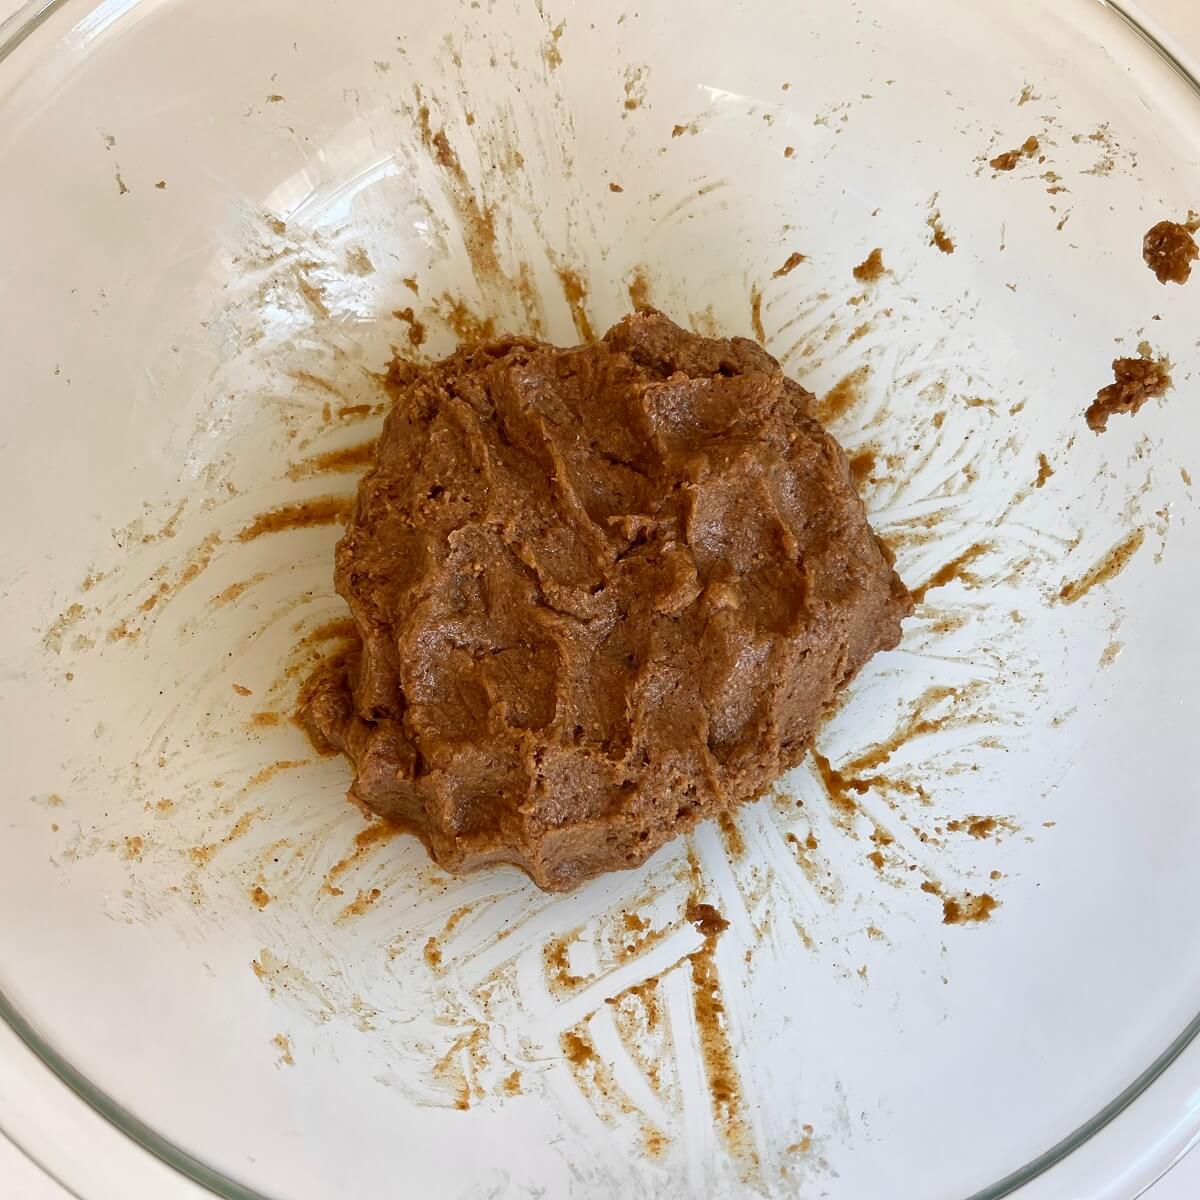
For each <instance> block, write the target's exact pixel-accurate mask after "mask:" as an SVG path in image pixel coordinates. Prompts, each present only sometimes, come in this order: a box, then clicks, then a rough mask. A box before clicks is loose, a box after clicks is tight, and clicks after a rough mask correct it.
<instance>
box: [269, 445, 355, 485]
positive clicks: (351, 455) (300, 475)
mask: <svg viewBox="0 0 1200 1200" xmlns="http://www.w3.org/2000/svg"><path fill="white" fill-rule="evenodd" d="M374 461H375V442H374V440H372V441H369V442H360V443H358V444H357V445H354V446H343V447H342V448H341V449H340V450H327V451H326V452H325V453H324V454H316V455H313V457H311V458H306V459H304V460H303V461H302V462H298V463H293V464H292V465H291V466H290V467H288V471H287V477H288V478H289V479H292V480H296V479H307V478H308V477H309V476H312V475H327V474H337V473H350V472H359V471H363V470H365V469H366V468H367V467H368V466H370V465H371V463H372V462H374Z"/></svg>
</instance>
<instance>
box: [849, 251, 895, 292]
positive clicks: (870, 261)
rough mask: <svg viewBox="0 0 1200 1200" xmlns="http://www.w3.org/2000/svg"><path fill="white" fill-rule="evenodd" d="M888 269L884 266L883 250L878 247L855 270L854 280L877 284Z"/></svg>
mask: <svg viewBox="0 0 1200 1200" xmlns="http://www.w3.org/2000/svg"><path fill="white" fill-rule="evenodd" d="M886 269H887V268H885V267H884V265H883V250H882V249H881V248H880V247H879V246H876V247H875V249H874V250H872V251H871V253H870V254H868V255H867V257H866V258H864V259H863V261H862V262H860V263H859V264H858V266H857V267H855V268H854V278H855V279H857V280H858V281H859V283H875V282H876V280H878V279H880V278H882V276H883V275H884V273H885V271H886Z"/></svg>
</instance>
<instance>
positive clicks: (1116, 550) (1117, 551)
mask: <svg viewBox="0 0 1200 1200" xmlns="http://www.w3.org/2000/svg"><path fill="white" fill-rule="evenodd" d="M1145 540H1146V532H1145V530H1144V529H1135V530H1134V531H1133V532H1132V533H1131V534H1129V535H1128V536H1127V537H1124V538H1122V539H1121V540H1120V541H1119V542H1118V543H1117V544H1116V545H1115V546H1114V547H1113V548H1112V549H1111V550H1109V551H1108V553H1107V554H1105V555H1104V556H1103V557H1102V558H1100V559H1099V560H1098V561H1097V562H1095V563H1093V565H1092V566H1091V567H1090V568H1089V569H1088V570H1087V571H1085V572H1084V573H1083V575H1081V576H1080V577H1079V578H1078V579H1073V580H1068V581H1067V582H1066V583H1064V584H1063V585H1062V587H1061V588H1059V590H1058V598H1059V600H1060V601H1061V602H1062V603H1063V604H1074V603H1075V602H1076V601H1077V600H1082V599H1083V597H1084V596H1086V595H1087V594H1088V592H1090V591H1091V590H1092V588H1094V587H1097V586H1098V585H1099V584H1102V583H1108V581H1109V580H1111V579H1115V578H1116V577H1117V576H1118V575H1120V573H1121V572H1122V571H1123V570H1125V568H1126V567H1127V566H1128V565H1129V563H1130V560H1131V559H1132V558H1133V556H1134V555H1135V554H1136V553H1137V552H1138V550H1139V549H1140V548H1141V545H1142V543H1143V542H1144V541H1145Z"/></svg>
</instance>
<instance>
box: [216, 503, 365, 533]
mask: <svg viewBox="0 0 1200 1200" xmlns="http://www.w3.org/2000/svg"><path fill="white" fill-rule="evenodd" d="M353 508H354V497H353V496H322V497H320V498H319V499H316V500H302V501H300V502H299V503H297V504H284V505H281V506H280V507H279V508H272V509H268V510H267V511H266V512H264V513H260V514H259V515H258V516H257V517H255V518H254V520H253V521H251V522H250V524H249V525H246V526H244V527H243V528H242V529H241V531H240V532H239V533H238V535H237V540H238V541H239V542H252V541H254V539H255V538H260V537H263V536H264V535H265V534H269V533H283V532H284V531H286V530H291V529H313V528H315V527H317V526H320V525H340V524H343V523H344V522H345V521H346V519H347V518H348V517H349V516H350V513H351V510H352V509H353Z"/></svg>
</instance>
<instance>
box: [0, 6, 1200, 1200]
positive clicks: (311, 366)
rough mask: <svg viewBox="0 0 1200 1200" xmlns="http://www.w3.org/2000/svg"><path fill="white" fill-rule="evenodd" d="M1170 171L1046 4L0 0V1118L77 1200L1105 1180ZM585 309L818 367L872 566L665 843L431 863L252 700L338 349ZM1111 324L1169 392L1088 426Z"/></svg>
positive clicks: (1136, 44) (341, 415)
mask: <svg viewBox="0 0 1200 1200" xmlns="http://www.w3.org/2000/svg"><path fill="white" fill-rule="evenodd" d="M1030 139H1036V141H1030ZM1009 152H1012V153H1011V154H1010V153H1009ZM993 160H995V163H996V164H997V165H993ZM1198 162H1200V100H1198V97H1197V88H1196V85H1195V83H1194V81H1193V79H1192V78H1191V77H1189V75H1188V73H1187V71H1186V70H1185V68H1184V67H1182V66H1181V65H1180V63H1179V60H1178V57H1177V56H1173V55H1172V54H1171V53H1170V52H1169V51H1168V50H1167V49H1164V46H1163V44H1162V43H1161V41H1158V40H1156V39H1154V38H1153V37H1152V36H1151V35H1150V34H1149V33H1148V32H1147V31H1146V29H1145V27H1144V26H1143V25H1141V24H1139V22H1138V21H1137V19H1136V17H1135V16H1134V15H1132V14H1128V13H1126V12H1124V11H1123V10H1122V8H1120V7H1118V6H1116V5H1113V4H1101V3H1096V2H1093V0H1056V2H1053V3H1051V2H1050V0H1044V2H1043V0H1025V2H1023V3H1018V4H1010V3H1000V2H999V0H997V2H995V3H991V2H987V3H974V4H960V3H955V2H954V0H860V2H858V3H853V4H851V3H844V2H843V0H816V2H813V3H806V4H786V3H781V2H774V0H743V2H741V3H736V4H729V3H713V2H707V0H701V2H697V0H688V2H687V3H683V2H682V0H663V2H661V3H656V4H651V3H644V4H641V5H638V4H629V3H615V4H611V5H584V4H572V3H566V2H565V0H544V2H543V0H475V2H472V3H466V2H464V3H461V4H456V3H449V4H447V3H443V2H438V3H434V2H432V0H413V3H410V4H407V5H402V6H397V5H395V4H389V3H382V2H380V0H356V2H354V3H349V2H346V3H337V2H333V0H330V2H328V3H323V4H292V3H284V2H283V0H259V2H256V3H253V4H246V3H230V2H228V0H209V2H207V3H196V2H192V3H187V2H185V0H104V2H103V3H92V2H90V0H59V2H52V3H35V4H33V5H30V6H29V7H27V8H26V9H25V10H24V11H23V12H22V13H20V14H18V16H17V17H16V18H15V19H13V20H12V21H10V22H9V23H8V24H7V25H5V26H4V27H3V31H2V34H0V175H2V177H3V180H4V201H3V208H2V210H0V216H2V219H0V264H2V266H0V306H2V311H3V313H4V318H5V319H4V322H3V325H2V327H0V345H2V346H3V358H2V361H3V364H4V366H3V375H2V378H3V397H4V406H3V413H4V428H3V431H2V432H0V488H2V496H3V510H4V511H5V512H7V513H8V514H9V515H8V525H7V530H6V533H5V536H4V538H3V539H2V545H0V619H2V622H3V628H4V630H5V637H4V643H3V650H2V658H0V670H2V672H3V680H4V686H3V689H2V691H0V708H2V712H0V746H2V748H3V761H4V763H5V783H4V789H5V804H4V814H5V816H4V823H3V835H2V836H0V994H2V1000H0V1008H2V1011H3V1014H4V1016H5V1017H6V1018H7V1023H6V1024H5V1025H4V1026H3V1032H2V1035H0V1125H3V1127H4V1128H5V1129H6V1130H8V1131H9V1132H10V1133H11V1134H12V1135H13V1136H14V1137H15V1138H16V1139H17V1140H18V1141H19V1142H20V1143H21V1144H23V1145H25V1146H26V1147H27V1148H28V1149H29V1150H30V1152H31V1153H32V1154H34V1155H35V1157H37V1158H39V1159H40V1160H41V1161H43V1162H44V1163H45V1164H46V1165H47V1167H48V1168H49V1169H50V1170H51V1171H52V1172H53V1173H54V1174H56V1175H57V1176H58V1177H59V1178H60V1179H61V1180H63V1181H64V1182H66V1183H67V1184H68V1185H69V1186H70V1187H71V1188H73V1189H74V1190H75V1191H76V1192H77V1193H78V1194H79V1195H81V1196H85V1197H86V1198H87V1200H94V1198H98V1197H108V1196H112V1197H118V1196H119V1197H121V1200H128V1198H130V1197H135V1196H142V1195H145V1196H153V1197H156V1198H159V1197H168V1198H169V1197H173V1196H177V1195H189V1194H192V1193H194V1192H197V1191H198V1190H199V1189H198V1187H197V1184H196V1183H195V1182H192V1181H198V1182H199V1183H201V1184H205V1185H207V1186H208V1187H210V1188H211V1189H212V1190H213V1191H215V1192H217V1193H218V1194H221V1195H225V1196H237V1197H249V1196H261V1197H276V1198H280V1200H282V1198H284V1197H286V1198H288V1200H317V1198H327V1197H355V1198H358V1197H381V1196H435V1195H436V1196H447V1197H456V1198H457V1197H463V1198H467V1197H471V1198H476V1200H478V1198H482V1197H485V1196H486V1197H508V1196H514V1197H515V1196H537V1195H547V1196H555V1197H557V1196H568V1195H569V1196H575V1197H581V1198H582V1197H592V1196H614V1195H619V1196H622V1197H627V1196H628V1197H634V1196H655V1197H673V1196H680V1197H682V1196H714V1197H719V1196H734V1195H754V1194H763V1195H772V1196H785V1195H806V1196H808V1195H827V1196H832V1197H838V1198H851V1200H877V1198H878V1197H880V1196H902V1197H905V1198H908V1197H914V1198H917V1200H963V1198H965V1197H968V1196H975V1197H979V1198H982V1197H989V1198H994V1197H999V1196H1002V1195H1007V1194H1008V1193H1009V1192H1011V1191H1013V1190H1016V1189H1022V1190H1021V1195H1022V1196H1029V1197H1045V1196H1055V1197H1062V1196H1066V1195H1079V1196H1087V1197H1089V1198H1090V1200H1095V1198H1108V1197H1113V1198H1116V1197H1128V1196H1131V1195H1133V1194H1134V1193H1135V1192H1136V1191H1137V1190H1138V1188H1140V1187H1141V1186H1143V1185H1144V1184H1146V1183H1147V1182H1149V1181H1150V1180H1152V1179H1153V1178H1155V1177H1156V1175H1157V1174H1159V1173H1160V1172H1161V1171H1162V1170H1163V1169H1165V1167H1166V1166H1168V1165H1169V1164H1170V1162H1171V1161H1172V1160H1173V1158H1174V1157H1175V1156H1176V1155H1177V1154H1178V1153H1179V1152H1181V1150H1182V1149H1184V1148H1185V1147H1186V1146H1187V1145H1188V1144H1189V1142H1190V1140H1191V1139H1192V1137H1193V1136H1195V1134H1196V1132H1197V1130H1198V1129H1200V1115H1198V1113H1197V1103H1198V1102H1197V1100H1196V1098H1195V1097H1196V1095H1197V1093H1198V1091H1200V1062H1198V1058H1200V1055H1198V1053H1197V1051H1196V1049H1195V1048H1193V1047H1192V1046H1191V1039H1192V1034H1193V1033H1194V1032H1195V1029H1196V1014H1197V1012H1198V1011H1200V936H1198V934H1200V928H1198V926H1200V916H1198V911H1200V910H1198V908H1197V905H1196V903H1195V897H1194V881H1195V878H1196V870H1195V863H1196V861H1197V854H1198V851H1200V805H1197V803H1196V801H1197V789H1196V782H1195V779H1196V776H1195V767H1194V759H1195V749H1196V733H1195V730H1196V728H1197V720H1198V718H1200V690H1198V689H1197V686H1196V683H1195V681H1194V680H1193V679H1192V672H1193V670H1195V669H1196V665H1197V663H1198V662H1200V635H1198V633H1197V622H1196V619H1195V611H1196V606H1195V599H1194V597H1195V594H1196V585H1197V581H1198V574H1197V563H1198V562H1200V546H1198V545H1197V524H1196V522H1195V521H1194V520H1193V517H1194V514H1195V500H1194V489H1193V483H1192V474H1189V472H1191V473H1193V474H1194V473H1196V472H1197V471H1200V455H1198V452H1197V447H1198V446H1200V438H1198V433H1200V407H1198V406H1197V404H1196V397H1195V384H1194V372H1195V369H1196V365H1197V361H1198V352H1197V335H1198V331H1200V280H1197V279H1194V280H1192V281H1191V283H1190V284H1187V285H1184V286H1177V285H1174V284H1171V285H1164V284H1160V283H1159V282H1158V280H1157V279H1156V278H1155V277H1154V275H1153V274H1152V273H1151V272H1150V271H1149V270H1148V269H1147V267H1146V266H1145V264H1144V263H1143V261H1142V239H1143V235H1144V234H1145V233H1146V231H1147V230H1148V229H1149V228H1150V227H1151V226H1153V225H1155V224H1156V223H1158V222H1159V221H1161V220H1164V219H1170V220H1174V221H1177V222H1183V221H1186V220H1187V218H1188V213H1189V211H1190V209H1194V208H1196V207H1198V206H1200V168H1198V165H1197V164H1198ZM1006 168H1011V169H1006ZM876 248H878V249H879V250H880V251H881V270H880V271H879V272H876V271H873V270H871V269H869V268H868V269H867V270H860V271H859V273H858V275H857V276H856V274H855V267H857V266H859V265H860V264H863V263H865V262H867V261H868V259H869V256H870V255H871V252H872V251H873V250H875V249H876ZM872 276H877V277H874V278H872ZM634 298H641V299H648V300H649V301H651V302H652V303H654V304H656V305H657V306H659V307H661V308H663V309H664V310H666V311H668V312H670V313H671V314H673V315H675V316H676V317H677V319H679V320H680V321H681V322H684V323H689V324H691V325H692V326H694V327H695V328H697V329H699V330H700V331H702V332H707V331H712V330H720V331H726V332H729V333H738V334H744V335H747V336H757V337H759V338H760V339H761V340H763V341H764V342H765V344H766V345H767V347H768V348H769V349H770V350H771V351H772V353H774V354H775V355H776V356H777V357H778V358H779V359H780V361H781V362H782V363H783V364H784V365H785V367H786V368H787V369H788V371H789V372H790V373H791V374H793V375H794V376H796V377H797V378H799V379H800V380H801V381H802V382H804V383H805V384H806V385H807V386H808V387H809V388H811V389H812V390H813V391H814V392H816V393H817V394H818V395H819V396H820V397H821V398H822V411H823V412H824V414H825V417H826V419H827V421H828V424H829V426H830V428H831V429H832V430H833V431H834V432H835V433H836V434H837V436H838V437H839V438H840V439H841V440H842V442H843V444H844V445H845V446H846V448H847V451H848V453H849V455H850V457H851V460H852V463H853V465H854V468H855V471H856V475H857V477H858V479H859V481H860V484H861V488H862V492H863V495H864V498H865V499H866V502H867V504H868V507H869V508H870V511H871V515H872V519H873V521H874V522H875V524H876V527H877V528H878V529H879V530H880V532H881V533H882V534H883V535H884V536H885V537H886V538H887V539H888V540H889V541H890V542H891V544H892V545H893V546H894V547H895V549H896V553H897V556H898V564H899V567H900V570H901V572H902V574H903V576H904V578H905V579H906V580H907V581H908V582H909V584H910V586H912V587H913V588H914V589H915V591H916V592H917V595H918V597H919V599H920V603H919V605H918V608H917V612H916V614H915V616H914V617H913V619H912V620H911V621H910V622H909V623H908V626H907V630H906V634H905V639H904V642H903V645H902V646H901V648H900V649H899V650H898V651H896V652H895V653H892V654H888V655H884V656H881V657H879V658H878V659H877V660H875V661H874V662H873V663H872V664H871V666H870V667H869V669H868V670H867V671H866V672H865V673H864V674H863V675H862V677H860V678H859V679H858V680H857V681H856V682H855V684H854V686H853V688H852V690H851V692H850V694H849V695H848V696H847V698H846V702H845V703H844V704H843V705H842V706H841V708H840V709H839V711H838V713H837V714H836V716H835V717H834V719H833V720H832V721H831V723H830V725H829V726H828V728H827V729H826V730H825V731H824V732H823V733H822V735H821V737H820V739H819V744H818V749H819V752H820V757H819V758H816V759H814V760H813V765H809V764H806V765H805V766H803V767H801V768H800V769H798V770H797V771H795V772H793V773H792V774H791V775H790V776H789V777H787V778H785V779H784V780H782V781H781V782H780V785H779V787H778V788H777V789H776V790H775V791H774V792H773V794H771V795H769V796H765V797H763V798H762V799H761V800H759V801H758V802H757V803H755V804H753V805H750V806H748V807H746V808H745V809H743V810H742V811H740V812H739V813H738V814H737V815H736V817H735V818H733V819H731V820H728V821H726V822H724V823H723V824H722V826H721V827H720V828H718V827H717V826H715V825H714V826H705V827H702V828H700V829H699V830H698V831H697V832H696V833H695V835H694V836H692V837H690V838H688V839H685V840H684V841H682V842H680V843H678V844H675V845H672V846H670V847H668V848H666V849H665V850H664V851H662V852H661V853H659V854H658V855H657V856H655V858H654V859H653V860H652V861H651V862H649V863H648V864H647V865H646V866H645V867H644V868H643V869H641V870H638V871H634V872H630V873H625V874H619V875H613V876H611V877H608V878H605V879H601V880H598V881H596V882H594V883H592V884H589V885H588V886H587V887H585V888H583V889H582V890H581V891H579V892H577V893H575V894H573V895H569V896H553V897H552V896H547V895H543V894H541V893H539V892H538V891H536V889H534V888H533V887H532V885H530V884H529V883H528V882H527V881H526V880H525V879H524V878H523V877H522V876H520V875H519V874H517V873H516V872H514V871H512V870H496V871H493V872H490V873H485V874H480V875H476V876H473V877H471V878H468V879H463V880H456V879H451V878H449V877H447V876H445V875H443V874H442V873H441V872H440V871H438V870H437V869H435V868H434V867H433V866H431V865H430V864H429V863H428V862H427V860H426V858H425V855H424V853H423V851H421V849H420V848H419V847H418V846H417V845H416V844H415V843H414V842H413V841H412V840H410V839H405V838H397V839H387V838H385V837H383V836H381V835H380V834H379V831H377V830H376V829H375V828H374V827H372V826H370V825H368V823H367V822H366V820H365V818H364V817H363V816H362V815H361V814H360V813H359V812H358V811H357V810H355V809H354V808H353V807H351V806H350V805H349V804H347V803H346V801H345V799H344V791H345V788H346V784H347V781H348V773H347V768H346V766H345V764H344V763H343V762H342V761H340V760H338V759H331V758H321V757H319V756H316V755H315V754H314V753H313V751H312V750H311V748H310V747H309V746H308V744H307V742H306V741H305V739H304V737H303V735H302V733H301V732H300V730H299V729H297V728H296V726H295V725H294V724H293V723H292V722H291V720H290V717H291V714H292V711H293V709H294V705H295V698H296V689H297V688H298V686H299V685H300V682H301V681H302V679H303V678H304V675H305V672H306V671H308V670H309V669H310V668H311V666H312V664H313V663H315V662H317V661H319V660H320V659H321V657H322V655H324V654H326V653H328V652H329V651H330V650H331V649H332V648H334V647H336V645H337V644H338V638H339V637H340V636H342V634H343V632H344V630H343V627H342V626H341V625H340V624H339V622H340V621H342V619H343V618H344V609H343V606H342V604H341V602H340V601H339V600H338V598H337V597H336V596H335V595H334V593H333V590H332V583H331V574H332V572H331V553H332V548H333V545H334V542H335V540H336V537H337V532H338V527H337V523H336V522H337V519H338V517H339V516H340V515H341V514H342V513H343V512H344V509H345V504H346V499H347V497H349V496H350V495H352V493H353V491H354V487H355V482H356V473H355V472H356V470H361V469H362V466H361V464H362V457H361V450H360V448H361V447H362V446H363V445H364V444H365V443H366V442H367V441H368V440H369V439H370V437H371V436H372V435H373V433H374V432H375V431H376V430H377V428H378V425H379V421H380V412H381V406H382V405H383V404H384V402H385V399H386V397H385V394H384V392H383V390H382V388H381V384H380V381H379V375H378V373H379V371H380V369H381V368H382V367H383V366H384V365H385V363H386V362H387V360H388V358H389V356H390V354H391V352H392V348H393V347H400V349H401V350H402V351H403V352H404V353H411V354H415V355H421V354H437V353H441V352H444V351H447V350H449V348H451V347H452V346H453V345H454V344H455V342H456V340H457V339H458V338H459V337H460V336H470V335H474V334H478V333H481V332H485V331H486V330H487V329H488V328H495V329H504V330H512V331H517V332H522V331H523V332H530V331H531V332H538V333H540V334H542V335H543V336H545V337H546V338H549V339H553V340H556V341H560V342H570V341H574V340H578V339H580V338H583V337H586V336H588V334H589V333H590V332H599V331H601V330H603V329H604V328H606V327H607V326H608V325H609V324H610V323H611V322H612V321H614V320H615V319H617V318H618V317H619V316H620V315H621V314H622V313H624V312H626V311H628V309H629V308H630V306H631V303H632V302H633V299H634ZM1143 344H1144V346H1143ZM1139 346H1143V349H1144V351H1145V353H1147V354H1150V355H1152V356H1155V357H1157V356H1165V357H1167V358H1169V359H1170V360H1171V362H1172V364H1173V367H1172V374H1173V376H1174V388H1173V390H1172V391H1171V392H1170V393H1169V394H1168V395H1167V396H1166V397H1165V398H1161V399H1157V400H1152V401H1151V402H1150V403H1149V404H1148V405H1147V406H1146V407H1145V408H1143V409H1142V411H1141V412H1139V413H1137V414H1136V415H1134V416H1128V415H1119V416H1115V417H1113V418H1112V420H1111V421H1110V423H1109V428H1108V431H1107V432H1106V433H1104V434H1103V435H1102V436H1097V435H1096V434H1095V433H1093V432H1092V431H1091V430H1090V429H1089V428H1087V426H1086V425H1085V423H1084V416H1083V414H1084V410H1085V409H1086V408H1087V406H1088V405H1089V403H1090V402H1091V401H1092V399H1093V398H1094V397H1095V395H1096V393H1097V391H1098V389H1100V388H1102V387H1103V386H1105V385H1106V384H1107V383H1109V382H1111V381H1112V378H1113V375H1112V370H1111V367H1110V363H1111V360H1112V359H1113V358H1114V357H1116V356H1130V357H1136V356H1137V355H1138V354H1139V349H1138V348H1139ZM309 501H313V502H316V503H312V504H310V505H309V506H308V507H307V508H303V507H297V506H301V505H303V504H304V503H305V502H309ZM271 512H274V513H275V514H276V515H275V516H274V517H270V518H266V519H264V517H263V514H264V513H271ZM281 512H282V513H283V516H280V515H279V513H281ZM696 896H701V897H702V898H703V899H705V900H706V901H707V902H709V903H711V904H713V905H714V906H715V907H717V908H718V909H719V910H720V911H721V912H722V914H723V915H724V917H725V919H726V920H727V921H728V922H729V928H728V930H727V931H726V932H725V933H723V934H722V935H721V936H720V937H718V938H716V939H715V940H714V941H706V940H705V938H704V937H703V935H702V933H701V931H699V930H697V929H696V928H694V927H693V925H691V924H690V923H689V922H688V921H687V920H686V914H685V905H686V901H687V899H688V898H689V897H693V898H694V897H696ZM1172 1060H1177V1061H1174V1063H1173V1065H1171V1064H1172ZM1168 1066H1170V1069H1169V1070H1167V1069H1166V1068H1167V1067H1168ZM64 1085H65V1086H64ZM126 1135H132V1140H130V1139H129V1138H128V1137H127V1136H126ZM1056 1164H1057V1165H1056Z"/></svg>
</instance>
